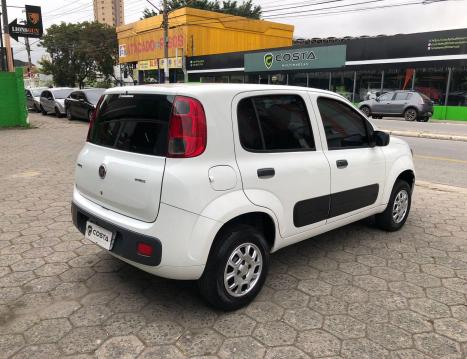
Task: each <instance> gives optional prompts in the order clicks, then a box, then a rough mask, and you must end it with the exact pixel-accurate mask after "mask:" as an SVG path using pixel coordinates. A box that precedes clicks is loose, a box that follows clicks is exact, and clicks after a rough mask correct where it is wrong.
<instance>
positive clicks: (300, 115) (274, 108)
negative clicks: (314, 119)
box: [237, 95, 315, 152]
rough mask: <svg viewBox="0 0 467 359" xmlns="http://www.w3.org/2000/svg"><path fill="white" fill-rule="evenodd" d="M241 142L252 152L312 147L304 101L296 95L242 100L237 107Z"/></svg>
mask: <svg viewBox="0 0 467 359" xmlns="http://www.w3.org/2000/svg"><path fill="white" fill-rule="evenodd" d="M237 115H238V129H239V135H240V143H241V144H242V146H243V148H244V149H246V150H247V151H251V152H286V151H307V150H314V149H315V144H314V141H313V134H312V132H311V128H310V120H309V118H308V111H307V109H306V106H305V103H304V102H303V99H302V98H301V97H300V96H297V95H267V96H257V97H248V98H244V99H242V100H241V101H240V102H239V104H238V108H237Z"/></svg>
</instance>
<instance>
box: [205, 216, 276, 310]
mask: <svg viewBox="0 0 467 359" xmlns="http://www.w3.org/2000/svg"><path fill="white" fill-rule="evenodd" d="M220 236H221V237H220V238H217V240H216V243H215V244H214V245H213V248H212V249H211V253H210V255H209V258H208V262H207V264H206V268H205V270H204V273H203V275H202V277H201V278H200V279H199V281H198V285H199V288H200V292H201V294H202V295H203V297H204V298H205V299H206V300H207V301H208V302H209V303H210V304H211V305H212V306H214V307H216V308H219V309H223V310H235V309H238V308H241V307H243V306H245V305H247V304H248V303H250V302H251V301H252V300H253V299H254V298H255V297H256V295H257V294H258V293H259V291H260V290H261V288H262V286H263V284H264V281H265V279H266V275H267V272H268V268H269V246H268V244H267V243H266V240H265V239H264V236H263V234H262V233H260V232H259V231H258V230H256V229H255V228H253V227H250V226H247V225H237V226H234V227H231V228H230V229H228V230H225V231H224V232H222V233H221V234H220Z"/></svg>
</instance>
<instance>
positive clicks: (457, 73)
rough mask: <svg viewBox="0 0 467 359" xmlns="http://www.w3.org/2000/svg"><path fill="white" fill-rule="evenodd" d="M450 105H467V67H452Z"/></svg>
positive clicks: (448, 103)
mask: <svg viewBox="0 0 467 359" xmlns="http://www.w3.org/2000/svg"><path fill="white" fill-rule="evenodd" d="M447 105H448V106H467V67H457V68H454V69H452V75H451V88H450V89H449V98H448V102H447Z"/></svg>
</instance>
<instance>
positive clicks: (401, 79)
mask: <svg viewBox="0 0 467 359" xmlns="http://www.w3.org/2000/svg"><path fill="white" fill-rule="evenodd" d="M412 76H413V69H406V70H405V69H389V70H384V83H383V92H388V91H394V90H410V89H411V88H412Z"/></svg>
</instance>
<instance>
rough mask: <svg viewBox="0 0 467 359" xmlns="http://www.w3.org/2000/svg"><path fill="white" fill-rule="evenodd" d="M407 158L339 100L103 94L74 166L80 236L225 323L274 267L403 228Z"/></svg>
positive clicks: (153, 90) (286, 90) (195, 91)
mask: <svg viewBox="0 0 467 359" xmlns="http://www.w3.org/2000/svg"><path fill="white" fill-rule="evenodd" d="M414 179H415V175H414V166H413V162H412V154H411V150H410V148H409V146H408V145H407V144H406V143H405V142H404V141H402V140H400V139H397V138H394V137H392V138H391V140H390V139H389V135H387V134H386V133H384V132H380V131H377V130H376V129H375V128H374V127H373V126H372V125H371V124H370V122H368V120H367V119H366V118H365V116H364V115H363V114H362V113H361V112H359V111H358V110H357V109H355V107H354V106H352V104H351V103H349V102H348V101H347V100H346V99H344V98H343V97H341V96H339V95H337V94H335V93H331V92H327V91H321V90H315V89H308V88H302V87H290V86H264V85H243V84H242V85H236V84H235V85H234V84H232V85H226V84H218V85H216V84H209V85H203V84H201V85H162V86H136V87H121V88H113V89H110V90H107V91H106V92H105V94H104V96H103V97H102V98H101V100H100V103H99V104H98V105H97V110H96V114H95V116H94V118H93V121H92V122H91V124H90V128H89V133H88V138H87V142H86V144H85V145H84V147H83V149H82V151H81V152H80V154H79V156H78V160H77V167H76V185H75V188H74V192H73V203H72V214H73V221H74V224H75V226H76V227H77V228H78V229H79V230H80V231H81V232H82V233H83V234H85V237H86V238H87V239H89V240H91V241H93V242H95V243H97V244H98V245H100V246H102V247H103V248H105V249H106V250H108V251H110V253H111V254H113V255H114V256H116V257H118V258H120V259H121V260H123V261H125V262H127V263H129V264H131V265H134V266H136V267H138V268H140V269H142V270H144V271H146V272H149V273H152V274H155V275H158V276H162V277H167V278H173V279H190V280H198V281H199V286H200V289H201V292H202V294H203V295H204V296H205V298H206V299H207V300H208V301H209V302H210V303H211V304H212V305H214V306H216V307H220V308H223V309H226V310H231V309H235V308H239V307H241V306H243V305H245V304H247V303H248V302H250V301H251V300H252V299H253V298H254V297H255V296H256V295H257V294H258V292H259V291H260V289H261V287H262V285H263V283H264V280H265V277H266V274H267V271H268V265H269V255H270V253H272V252H275V251H277V250H278V249H280V248H282V247H285V246H288V245H290V244H293V243H296V242H299V241H302V240H304V239H307V238H310V237H313V236H315V235H318V234H320V233H323V232H326V231H329V230H332V229H334V228H337V227H341V226H344V225H346V224H348V223H351V222H355V221H358V220H360V219H362V218H365V217H369V216H372V215H376V223H377V224H378V225H379V226H380V227H381V228H382V229H385V230H388V231H395V230H398V229H399V228H401V227H402V226H403V224H404V223H405V221H406V219H407V216H408V214H409V210H410V203H411V195H412V191H413V187H414Z"/></svg>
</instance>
